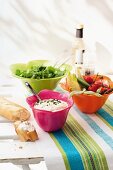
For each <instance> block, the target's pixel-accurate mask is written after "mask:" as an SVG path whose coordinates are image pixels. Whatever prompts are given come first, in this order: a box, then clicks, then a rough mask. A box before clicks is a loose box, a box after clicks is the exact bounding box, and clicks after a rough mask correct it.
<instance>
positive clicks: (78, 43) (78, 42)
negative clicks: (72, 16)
mask: <svg viewBox="0 0 113 170" xmlns="http://www.w3.org/2000/svg"><path fill="white" fill-rule="evenodd" d="M83 28H84V26H83V24H77V25H76V38H75V41H74V43H73V47H72V65H74V64H75V62H76V57H77V55H78V54H77V51H78V50H80V51H81V50H82V52H83V53H84V52H85V43H84V40H83Z"/></svg>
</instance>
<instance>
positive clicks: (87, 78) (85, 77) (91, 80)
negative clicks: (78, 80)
mask: <svg viewBox="0 0 113 170" xmlns="http://www.w3.org/2000/svg"><path fill="white" fill-rule="evenodd" d="M84 80H85V81H86V82H87V83H89V84H92V83H93V78H92V77H91V76H84Z"/></svg>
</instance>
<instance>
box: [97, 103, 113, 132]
mask: <svg viewBox="0 0 113 170" xmlns="http://www.w3.org/2000/svg"><path fill="white" fill-rule="evenodd" d="M112 105H113V103H111V102H110V101H109V100H108V102H107V103H106V104H105V105H104V106H103V107H102V108H101V109H100V110H99V111H98V112H97V113H96V115H97V116H98V117H99V118H100V119H101V120H102V121H103V122H104V123H105V124H106V125H107V126H108V127H109V128H110V129H111V130H113V106H112Z"/></svg>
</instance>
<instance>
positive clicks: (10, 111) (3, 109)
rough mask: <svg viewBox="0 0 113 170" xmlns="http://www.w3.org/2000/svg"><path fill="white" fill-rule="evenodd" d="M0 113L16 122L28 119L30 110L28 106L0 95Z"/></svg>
mask: <svg viewBox="0 0 113 170" xmlns="http://www.w3.org/2000/svg"><path fill="white" fill-rule="evenodd" d="M0 115H1V116H3V117H5V118H7V119H8V120H10V121H13V122H14V121H17V120H22V121H24V120H28V119H29V117H30V112H29V111H28V110H27V109H26V108H24V107H22V106H20V105H18V104H16V103H14V102H11V101H9V100H7V99H6V98H3V97H0Z"/></svg>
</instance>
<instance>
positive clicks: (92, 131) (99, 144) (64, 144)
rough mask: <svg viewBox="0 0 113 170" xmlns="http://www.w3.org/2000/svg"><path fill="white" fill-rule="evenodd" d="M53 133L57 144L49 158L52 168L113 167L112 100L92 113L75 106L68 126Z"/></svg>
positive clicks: (87, 169) (98, 169)
mask: <svg viewBox="0 0 113 170" xmlns="http://www.w3.org/2000/svg"><path fill="white" fill-rule="evenodd" d="M50 136H51V138H52V140H53V141H54V144H55V145H54V146H52V150H53V152H52V151H51V153H50V156H49V158H50V159H46V158H45V160H46V163H47V167H48V170H57V169H59V170H65V169H66V170H108V169H110V170H113V104H112V103H111V102H110V101H107V102H106V104H105V105H104V107H103V108H102V109H100V110H99V111H98V112H97V113H95V114H90V115H88V114H84V113H81V112H80V111H79V110H78V109H77V108H76V106H73V108H72V109H71V110H70V113H69V115H68V118H67V122H66V124H65V126H64V128H63V129H62V130H59V131H56V132H54V133H50ZM50 146H51V145H50ZM56 148H57V149H56ZM59 157H60V158H59ZM61 159H62V160H61Z"/></svg>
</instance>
